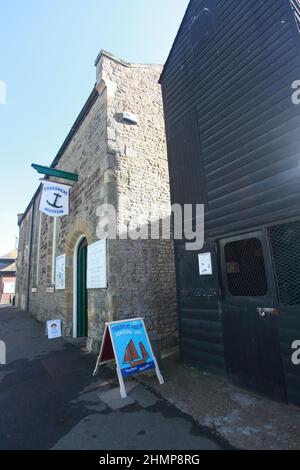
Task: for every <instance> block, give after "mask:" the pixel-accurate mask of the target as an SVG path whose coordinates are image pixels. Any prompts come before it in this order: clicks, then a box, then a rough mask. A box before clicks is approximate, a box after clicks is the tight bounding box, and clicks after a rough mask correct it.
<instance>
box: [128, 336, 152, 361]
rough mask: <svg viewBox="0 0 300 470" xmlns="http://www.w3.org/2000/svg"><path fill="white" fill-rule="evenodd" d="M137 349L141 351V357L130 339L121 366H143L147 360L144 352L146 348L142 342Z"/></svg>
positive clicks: (147, 356)
mask: <svg viewBox="0 0 300 470" xmlns="http://www.w3.org/2000/svg"><path fill="white" fill-rule="evenodd" d="M139 347H140V350H141V354H142V357H141V356H140V355H139V353H138V352H137V350H136V347H135V345H134V342H133V340H132V339H131V340H130V341H129V343H128V345H127V347H126V351H125V355H124V359H123V364H127V363H129V364H130V366H131V367H135V366H139V365H141V364H145V363H146V361H147V359H148V358H149V354H148V353H147V351H146V348H145V346H144V344H143V342H142V341H140V342H139Z"/></svg>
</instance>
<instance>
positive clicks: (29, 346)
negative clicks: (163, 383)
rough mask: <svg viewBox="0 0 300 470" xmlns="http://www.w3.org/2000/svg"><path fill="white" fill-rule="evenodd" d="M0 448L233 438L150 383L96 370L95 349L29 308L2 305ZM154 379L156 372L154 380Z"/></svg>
mask: <svg viewBox="0 0 300 470" xmlns="http://www.w3.org/2000/svg"><path fill="white" fill-rule="evenodd" d="M0 340H4V341H5V342H6V346H7V364H6V365H0V449H101V450H102V449H105V450H111V449H122V450H129V449H130V450H131V449H149V450H150V449H158V450H162V449H167V450H170V449H174V450H175V449H187V450H201V449H221V448H227V447H228V446H227V445H226V444H225V443H224V441H222V440H221V439H218V438H217V437H214V435H213V433H210V432H209V431H208V430H207V428H204V427H201V426H199V425H198V424H197V423H196V422H195V421H193V420H192V418H191V417H189V416H188V415H186V414H184V413H182V412H181V411H179V410H178V409H177V408H176V407H175V406H174V405H171V404H170V403H169V402H168V401H166V400H165V399H164V398H162V397H161V396H160V395H158V394H157V393H156V392H154V391H150V390H149V389H148V388H147V387H146V386H145V385H142V384H139V383H138V382H136V381H135V380H129V381H127V382H126V384H127V386H126V388H127V390H128V392H129V397H128V398H127V399H125V400H121V399H120V398H119V390H118V388H117V382H116V378H115V374H114V373H113V371H112V370H111V369H109V368H103V369H101V373H100V374H99V376H98V377H96V378H92V371H93V368H94V365H95V356H93V355H91V354H88V353H86V352H84V351H83V350H81V349H79V348H78V347H75V346H74V345H72V344H70V343H68V342H66V341H64V340H61V339H58V340H51V341H49V340H48V339H47V338H46V337H45V330H44V327H43V326H42V325H41V324H39V323H37V322H36V321H35V320H33V319H31V318H29V317H28V316H27V315H26V314H25V313H24V312H20V311H18V310H16V309H14V308H11V307H4V308H3V307H2V308H0ZM153 381H154V379H153V378H152V382H153Z"/></svg>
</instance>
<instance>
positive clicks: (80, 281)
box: [77, 238, 88, 337]
mask: <svg viewBox="0 0 300 470" xmlns="http://www.w3.org/2000/svg"><path fill="white" fill-rule="evenodd" d="M86 268H87V241H86V238H84V239H83V240H82V242H81V243H80V245H79V248H78V252H77V336H78V337H84V336H87V329H88V328H87V327H88V324H87V323H88V322H87V288H86Z"/></svg>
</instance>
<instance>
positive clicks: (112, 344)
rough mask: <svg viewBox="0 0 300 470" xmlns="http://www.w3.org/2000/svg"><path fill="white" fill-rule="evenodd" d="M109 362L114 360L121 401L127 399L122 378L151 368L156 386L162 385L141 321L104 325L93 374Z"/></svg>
mask: <svg viewBox="0 0 300 470" xmlns="http://www.w3.org/2000/svg"><path fill="white" fill-rule="evenodd" d="M112 361H116V366H117V374H118V379H119V384H120V393H121V397H122V398H126V396H127V394H126V390H125V385H124V377H129V376H131V375H135V374H139V373H141V372H146V371H148V370H150V369H155V371H156V375H157V378H158V381H159V383H160V384H163V383H164V379H163V377H162V375H161V373H160V370H159V367H158V364H157V361H156V358H155V356H154V354H153V351H152V347H151V343H150V341H149V337H148V333H147V330H146V327H145V323H144V320H143V319H142V318H133V319H129V320H121V321H115V322H109V323H106V324H105V330H104V335H103V339H102V344H101V349H100V354H99V356H98V359H97V363H96V367H95V370H94V374H93V375H94V376H95V375H96V374H97V372H98V369H99V366H101V365H104V364H108V363H109V362H112Z"/></svg>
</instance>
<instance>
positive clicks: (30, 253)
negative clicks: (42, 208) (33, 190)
mask: <svg viewBox="0 0 300 470" xmlns="http://www.w3.org/2000/svg"><path fill="white" fill-rule="evenodd" d="M34 209H35V199H34V200H33V202H32V209H31V211H32V212H31V224H30V235H29V253H28V273H27V274H28V281H27V296H26V312H28V310H29V293H30V273H31V256H32V239H33V222H34Z"/></svg>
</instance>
